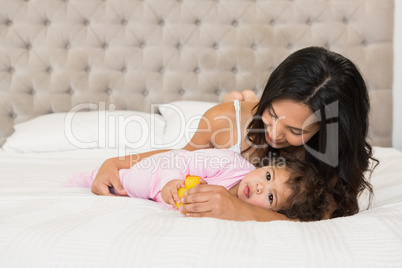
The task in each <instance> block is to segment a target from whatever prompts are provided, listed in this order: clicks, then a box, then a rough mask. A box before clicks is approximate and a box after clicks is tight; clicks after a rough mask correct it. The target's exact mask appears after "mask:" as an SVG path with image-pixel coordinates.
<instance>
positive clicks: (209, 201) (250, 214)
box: [180, 184, 297, 221]
mask: <svg viewBox="0 0 402 268" xmlns="http://www.w3.org/2000/svg"><path fill="white" fill-rule="evenodd" d="M182 203H183V205H182V206H181V207H180V210H181V211H182V212H186V215H187V216H189V217H212V218H218V219H226V220H236V221H250V220H251V221H274V220H288V221H297V220H292V219H289V218H287V217H286V216H285V215H283V214H280V213H277V212H274V211H271V210H267V209H264V208H261V207H258V206H255V205H251V204H248V203H246V202H244V201H243V200H241V199H239V198H237V197H236V196H234V195H232V194H231V193H230V192H229V191H228V190H226V189H225V187H222V186H217V185H208V184H202V185H198V186H196V187H194V188H193V189H190V190H188V191H187V192H186V194H185V196H184V197H183V200H182Z"/></svg>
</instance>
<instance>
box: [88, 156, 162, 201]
mask: <svg viewBox="0 0 402 268" xmlns="http://www.w3.org/2000/svg"><path fill="white" fill-rule="evenodd" d="M166 151H169V150H157V151H152V152H146V153H142V154H133V155H126V156H123V157H114V158H109V159H107V160H106V161H105V162H103V164H102V166H101V167H100V168H99V171H98V174H97V175H96V177H95V180H94V182H93V184H92V186H91V191H92V192H93V193H94V194H98V195H114V194H112V193H111V192H110V190H109V187H113V188H114V189H115V190H116V192H117V193H118V194H119V195H122V196H125V195H127V192H126V191H125V190H124V188H123V185H122V184H121V182H120V178H119V170H120V169H129V168H130V167H132V166H133V165H134V164H136V163H138V162H139V161H141V160H142V159H144V158H147V157H148V156H151V155H154V154H157V153H162V152H166Z"/></svg>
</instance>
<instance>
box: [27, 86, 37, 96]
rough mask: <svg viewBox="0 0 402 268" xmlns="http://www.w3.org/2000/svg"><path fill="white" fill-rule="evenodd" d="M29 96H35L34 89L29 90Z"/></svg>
mask: <svg viewBox="0 0 402 268" xmlns="http://www.w3.org/2000/svg"><path fill="white" fill-rule="evenodd" d="M28 94H29V95H32V96H33V95H35V90H34V89H33V88H30V89H29V90H28Z"/></svg>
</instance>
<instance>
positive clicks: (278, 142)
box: [267, 132, 284, 144]
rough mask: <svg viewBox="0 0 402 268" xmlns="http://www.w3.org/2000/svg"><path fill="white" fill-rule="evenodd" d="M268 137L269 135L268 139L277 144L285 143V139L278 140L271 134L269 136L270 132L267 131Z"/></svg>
mask: <svg viewBox="0 0 402 268" xmlns="http://www.w3.org/2000/svg"><path fill="white" fill-rule="evenodd" d="M267 137H268V139H269V140H270V141H271V142H272V143H275V144H282V143H284V142H283V141H277V140H274V139H272V138H271V136H269V134H268V132H267Z"/></svg>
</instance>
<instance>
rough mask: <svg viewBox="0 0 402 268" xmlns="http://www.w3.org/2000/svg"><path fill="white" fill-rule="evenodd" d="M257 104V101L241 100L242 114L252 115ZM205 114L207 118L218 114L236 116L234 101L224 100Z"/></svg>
mask: <svg viewBox="0 0 402 268" xmlns="http://www.w3.org/2000/svg"><path fill="white" fill-rule="evenodd" d="M256 104H257V103H256V102H246V101H240V111H241V114H242V116H251V115H252V111H253V108H254V107H255V105H256ZM204 116H205V117H207V118H214V117H217V116H229V117H231V118H235V116H236V109H235V106H234V104H233V102H223V103H220V104H217V105H215V106H213V107H212V108H210V109H209V110H208V111H206V113H205V114H204Z"/></svg>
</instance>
